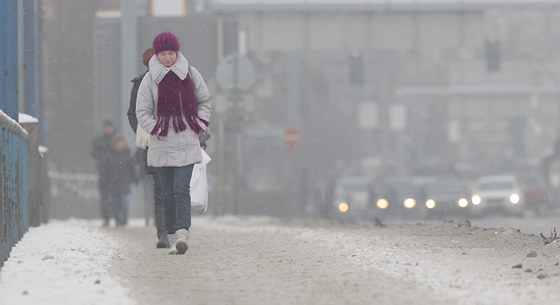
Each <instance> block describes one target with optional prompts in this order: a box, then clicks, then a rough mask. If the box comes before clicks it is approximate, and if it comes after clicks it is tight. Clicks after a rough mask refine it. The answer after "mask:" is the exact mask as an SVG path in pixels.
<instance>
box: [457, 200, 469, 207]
mask: <svg viewBox="0 0 560 305" xmlns="http://www.w3.org/2000/svg"><path fill="white" fill-rule="evenodd" d="M457 204H458V205H459V206H460V207H462V208H466V207H467V206H468V205H469V201H468V200H467V199H466V198H461V199H459V201H457Z"/></svg>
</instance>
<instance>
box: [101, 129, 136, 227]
mask: <svg viewBox="0 0 560 305" xmlns="http://www.w3.org/2000/svg"><path fill="white" fill-rule="evenodd" d="M112 144H113V150H112V151H111V154H110V155H109V164H110V170H109V174H110V175H109V179H108V183H109V187H108V191H109V194H110V197H111V199H112V205H111V206H112V210H113V215H114V217H115V220H116V222H117V226H125V225H126V224H127V223H128V201H127V196H128V194H129V193H130V188H131V185H132V183H137V182H138V179H137V176H136V172H135V169H134V158H133V157H132V156H131V154H130V150H129V149H128V146H127V145H126V139H125V138H124V136H122V135H116V136H115V137H114V138H113V142H112Z"/></svg>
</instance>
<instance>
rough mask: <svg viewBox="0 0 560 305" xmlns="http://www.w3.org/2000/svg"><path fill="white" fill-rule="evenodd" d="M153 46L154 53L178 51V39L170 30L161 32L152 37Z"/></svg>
mask: <svg viewBox="0 0 560 305" xmlns="http://www.w3.org/2000/svg"><path fill="white" fill-rule="evenodd" d="M153 47H154V51H155V52H156V54H158V53H159V52H163V51H175V52H179V40H178V39H177V36H175V34H173V33H171V32H161V33H159V34H157V36H156V37H155V38H154V44H153Z"/></svg>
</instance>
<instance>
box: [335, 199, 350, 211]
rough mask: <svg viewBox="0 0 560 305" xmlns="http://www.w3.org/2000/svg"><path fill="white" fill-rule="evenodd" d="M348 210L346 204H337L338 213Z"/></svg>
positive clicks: (348, 207)
mask: <svg viewBox="0 0 560 305" xmlns="http://www.w3.org/2000/svg"><path fill="white" fill-rule="evenodd" d="M349 209H350V206H349V205H348V203H346V202H341V203H339V204H338V210H339V211H340V213H346V212H348V210H349Z"/></svg>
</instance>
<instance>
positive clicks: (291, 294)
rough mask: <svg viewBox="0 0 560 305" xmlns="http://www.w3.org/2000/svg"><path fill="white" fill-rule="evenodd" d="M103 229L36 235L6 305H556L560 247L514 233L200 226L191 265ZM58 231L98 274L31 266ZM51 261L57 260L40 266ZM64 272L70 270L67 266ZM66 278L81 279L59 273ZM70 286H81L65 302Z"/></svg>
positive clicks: (453, 227)
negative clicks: (38, 296) (46, 272)
mask: <svg viewBox="0 0 560 305" xmlns="http://www.w3.org/2000/svg"><path fill="white" fill-rule="evenodd" d="M96 225H97V224H96V223H95V224H94V223H91V222H80V221H72V222H55V223H52V224H49V225H47V226H44V227H41V228H38V229H33V230H32V231H31V232H30V234H29V235H28V236H26V237H25V238H24V240H23V241H22V242H21V243H20V244H19V245H18V247H16V249H14V252H13V257H12V258H11V259H10V260H9V261H8V262H7V263H6V265H5V267H4V269H2V271H1V272H0V275H1V278H0V304H3V305H4V304H7V305H10V304H61V303H64V302H66V303H68V301H69V300H70V299H68V298H70V297H72V295H73V297H74V299H73V300H74V301H73V302H72V301H70V302H69V303H71V304H134V303H135V304H177V303H179V304H419V305H422V304H513V305H515V304H524V305H525V304H539V305H541V304H556V303H557V300H560V289H558V287H560V248H559V246H558V245H554V244H553V245H549V246H543V245H542V242H541V240H540V238H539V237H535V236H531V235H525V234H521V233H519V232H517V231H515V230H510V229H481V228H472V227H470V226H468V225H466V223H461V222H459V223H457V222H455V223H435V224H423V225H416V224H400V225H389V226H388V227H386V228H378V227H364V226H361V227H350V226H340V225H330V224H328V223H319V222H308V223H304V222H295V223H291V224H286V223H281V222H279V221H278V220H273V219H267V218H238V217H222V218H217V219H216V218H211V217H203V218H196V219H195V221H194V225H193V229H192V235H191V236H192V237H191V242H190V246H191V249H190V250H189V251H188V252H187V255H185V256H169V255H167V254H166V251H165V250H157V249H155V248H153V246H154V232H153V229H152V228H146V227H142V226H133V227H129V228H126V229H98V228H97V227H96ZM53 230H54V231H56V230H59V231H60V230H66V231H68V232H67V233H65V234H67V236H66V237H64V236H63V237H61V238H59V239H61V240H62V241H64V240H65V238H76V236H75V233H73V232H75V231H76V230H78V231H79V232H78V233H80V232H81V233H82V234H83V235H84V236H83V238H81V241H80V242H84V243H86V244H87V243H88V241H89V239H92V238H93V241H92V245H93V247H96V248H97V249H85V250H84V249H82V248H81V247H82V246H83V245H82V244H79V245H78V248H79V249H82V251H81V252H79V253H81V254H80V255H82V254H83V255H85V256H84V257H80V259H83V260H85V261H86V262H90V263H91V262H93V263H97V266H90V265H88V264H90V263H87V264H85V265H86V266H85V267H83V268H82V269H84V270H79V269H80V268H79V266H82V264H81V263H79V264H78V261H76V260H74V261H70V262H69V261H68V258H65V257H67V256H68V254H65V253H73V252H68V251H67V252H64V250H63V249H62V250H61V249H59V250H56V251H54V250H53V249H48V246H45V248H41V247H39V249H35V250H34V251H36V253H35V254H34V256H35V257H38V259H36V260H35V261H33V257H34V256H31V255H28V254H27V253H28V252H29V248H30V247H31V248H33V246H34V245H37V244H36V242H37V240H33V238H35V239H37V238H38V239H40V237H41V233H42V232H43V231H45V232H46V233H48V234H52V232H53ZM30 237H33V238H30ZM48 238H49V237H48V236H45V237H44V238H43V239H48ZM28 241H31V242H28ZM100 241H101V243H100ZM103 241H105V242H103ZM45 245H46V244H45ZM57 247H62V248H64V243H61V244H59V245H58V246H57ZM67 247H68V248H72V247H73V248H74V249H75V248H76V245H73V246H67ZM53 251H54V252H53ZM533 251H534V252H533ZM20 252H23V253H20ZM48 253H50V255H52V256H53V258H52V259H47V260H42V259H41V258H45V257H46V256H45V255H47V254H48ZM88 255H89V256H88ZM64 260H66V262H69V263H70V266H68V265H65V264H63V263H59V261H64ZM45 264H48V265H45ZM74 265H75V266H74ZM94 265H95V264H94ZM519 265H521V266H519ZM24 266H27V267H24ZM72 266H73V267H72ZM514 266H517V267H520V268H513V267H514ZM30 267H32V268H30ZM45 268H46V269H50V270H51V272H50V273H51V274H55V275H57V276H51V277H50V278H49V283H44V282H43V283H42V284H41V278H42V277H44V276H45V275H44V274H35V277H36V279H35V280H29V279H30V278H31V277H32V276H33V269H38V270H42V269H45ZM68 268H70V269H72V268H74V269H76V270H70V271H69V272H66V273H64V272H62V273H57V270H58V269H68ZM92 270H94V271H92ZM15 274H18V275H19V277H15V276H14V275H15ZM25 274H27V276H26V275H25ZM76 274H78V275H79V277H78V278H81V279H82V280H83V281H84V283H83V284H80V283H77V281H76V278H77V277H76V276H75V275H76ZM84 279H85V280H84ZM57 281H58V282H57ZM67 282H70V283H74V284H73V285H68V287H69V288H68V289H66V290H67V291H66V293H64V292H65V291H64V290H65V287H66V286H67ZM94 283H96V284H94ZM49 285H51V286H55V287H58V291H59V293H57V294H54V293H50V294H49V293H45V291H48V289H45V287H43V286H47V287H48V286H49ZM92 285H93V287H96V289H94V290H93V291H91V287H92ZM96 285H97V286H96ZM36 286H37V287H36ZM41 287H43V290H41V289H40V288H41ZM82 290H83V292H82ZM24 291H25V292H27V293H26V294H24V293H23V292H24ZM35 291H42V293H43V295H42V299H41V302H33V301H32V300H36V299H32V297H33V295H34V292H35ZM65 295H66V299H64V297H65ZM68 295H70V296H68ZM80 297H82V301H81V302H76V301H75V300H77V299H80ZM86 297H87V299H88V300H89V301H86ZM104 298H111V302H107V301H105V300H104Z"/></svg>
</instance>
